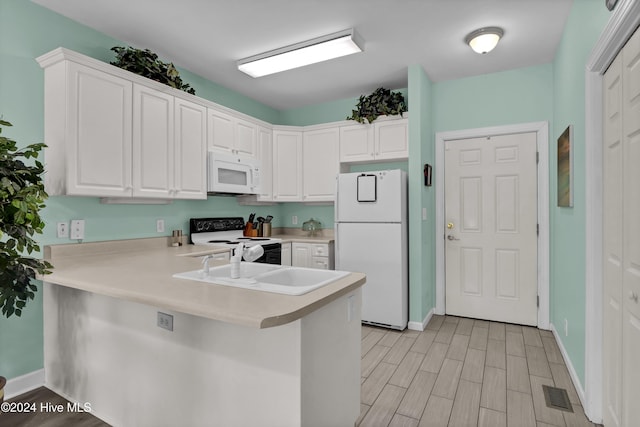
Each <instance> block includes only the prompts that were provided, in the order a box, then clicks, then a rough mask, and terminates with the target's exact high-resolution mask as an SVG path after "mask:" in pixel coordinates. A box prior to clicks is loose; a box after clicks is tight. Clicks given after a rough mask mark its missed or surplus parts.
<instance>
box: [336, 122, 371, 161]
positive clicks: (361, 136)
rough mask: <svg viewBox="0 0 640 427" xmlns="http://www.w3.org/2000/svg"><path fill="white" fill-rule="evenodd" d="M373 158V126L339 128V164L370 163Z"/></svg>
mask: <svg viewBox="0 0 640 427" xmlns="http://www.w3.org/2000/svg"><path fill="white" fill-rule="evenodd" d="M373 158H374V148H373V126H371V125H360V124H358V125H351V126H341V127H340V162H342V163H350V162H361V161H370V160H372V159H373Z"/></svg>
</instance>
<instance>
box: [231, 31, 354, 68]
mask: <svg viewBox="0 0 640 427" xmlns="http://www.w3.org/2000/svg"><path fill="white" fill-rule="evenodd" d="M361 46H362V42H361V40H360V38H359V37H358V35H357V34H356V32H355V31H354V30H353V28H351V29H349V30H344V31H339V32H337V33H333V34H328V35H326V36H322V37H318V38H315V39H313V40H307V41H305V42H301V43H296V44H292V45H290V46H286V47H282V48H280V49H275V50H272V51H269V52H265V53H261V54H259V55H255V56H252V57H249V58H245V59H241V60H240V61H238V70H240V71H242V72H243V73H246V74H248V75H250V76H251V77H262V76H266V75H269V74H273V73H279V72H281V71H286V70H290V69H292V68H298V67H304V66H305V65H309V64H315V63H316V62H322V61H327V60H329V59H334V58H339V57H341V56H346V55H351V54H352V53H358V52H362V47H361Z"/></svg>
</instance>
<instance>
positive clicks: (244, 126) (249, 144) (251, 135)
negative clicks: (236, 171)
mask: <svg viewBox="0 0 640 427" xmlns="http://www.w3.org/2000/svg"><path fill="white" fill-rule="evenodd" d="M235 127H236V133H235V135H236V139H235V147H234V148H235V150H236V151H235V152H236V154H242V155H245V156H251V157H256V155H257V154H258V152H257V149H256V146H257V130H258V127H257V126H256V125H255V124H253V123H251V122H248V121H246V120H242V119H236V123H235Z"/></svg>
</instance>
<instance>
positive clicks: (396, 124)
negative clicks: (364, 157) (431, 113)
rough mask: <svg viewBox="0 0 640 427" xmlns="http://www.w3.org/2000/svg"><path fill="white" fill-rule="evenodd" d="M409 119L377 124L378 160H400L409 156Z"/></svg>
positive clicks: (376, 143)
mask: <svg viewBox="0 0 640 427" xmlns="http://www.w3.org/2000/svg"><path fill="white" fill-rule="evenodd" d="M407 124H408V121H407V119H398V120H389V121H386V122H380V123H375V157H376V160H398V159H406V158H407V157H408V156H409V142H408V141H409V135H408V126H407Z"/></svg>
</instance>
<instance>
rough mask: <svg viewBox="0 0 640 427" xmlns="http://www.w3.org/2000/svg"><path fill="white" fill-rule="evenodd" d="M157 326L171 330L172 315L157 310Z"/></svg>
mask: <svg viewBox="0 0 640 427" xmlns="http://www.w3.org/2000/svg"><path fill="white" fill-rule="evenodd" d="M158 326H159V327H161V328H162V329H166V330H167V331H173V316H172V315H170V314H167V313H163V312H161V311H159V312H158Z"/></svg>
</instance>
